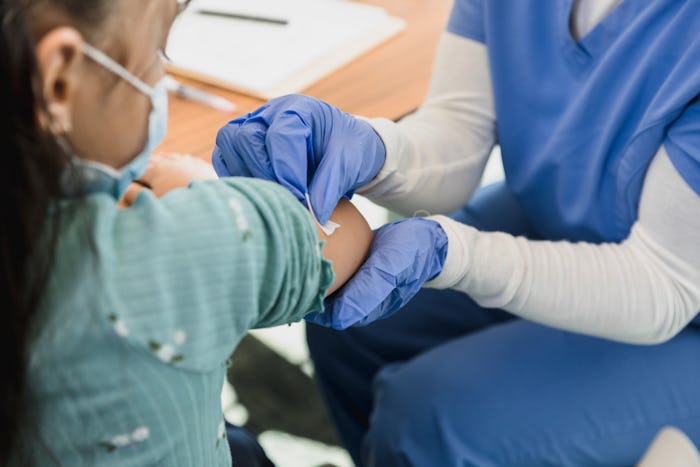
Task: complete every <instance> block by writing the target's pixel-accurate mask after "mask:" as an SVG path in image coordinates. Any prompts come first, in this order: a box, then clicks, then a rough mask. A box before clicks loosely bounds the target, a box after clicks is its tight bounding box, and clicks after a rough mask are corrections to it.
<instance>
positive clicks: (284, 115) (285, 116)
mask: <svg viewBox="0 0 700 467" xmlns="http://www.w3.org/2000/svg"><path fill="white" fill-rule="evenodd" d="M385 158H386V150H385V148H384V143H383V142H382V140H381V138H380V137H379V135H378V134H377V133H376V132H375V131H374V130H373V129H372V127H371V126H370V125H369V124H368V123H367V122H364V121H362V120H360V119H358V118H356V117H353V116H352V115H349V114H347V113H344V112H341V111H340V110H338V109H337V108H335V107H333V106H331V105H329V104H326V103H325V102H323V101H320V100H318V99H314V98H311V97H307V96H302V95H291V96H285V97H280V98H277V99H273V100H271V101H270V102H268V103H267V104H265V105H263V106H262V107H260V108H259V109H258V110H256V111H255V112H253V113H250V114H248V115H246V116H245V117H241V118H238V119H236V120H233V121H231V122H229V123H228V124H227V125H225V126H224V127H223V128H221V130H219V134H218V136H217V138H216V148H215V149H214V154H213V155H212V162H213V164H214V168H215V169H216V172H217V174H218V175H219V176H222V177H223V176H243V177H256V178H263V179H266V180H272V181H276V182H278V183H280V184H281V185H282V186H284V187H285V188H287V189H288V190H289V191H291V192H292V194H293V195H294V196H296V197H297V199H299V200H300V201H302V202H303V201H304V198H305V195H306V194H307V193H308V194H309V196H310V199H311V206H312V207H313V209H314V212H315V214H316V217H317V218H318V220H319V222H320V223H321V224H324V223H326V221H328V219H329V217H330V215H331V213H332V212H333V209H334V208H335V206H336V205H337V204H338V201H339V200H340V198H341V197H343V196H347V197H348V198H350V197H352V195H353V193H354V190H355V189H356V188H358V187H360V186H362V185H364V184H366V183H368V182H369V181H371V180H372V179H373V178H374V177H375V176H376V175H377V173H378V172H379V170H380V169H381V168H382V166H383V165H384V160H385Z"/></svg>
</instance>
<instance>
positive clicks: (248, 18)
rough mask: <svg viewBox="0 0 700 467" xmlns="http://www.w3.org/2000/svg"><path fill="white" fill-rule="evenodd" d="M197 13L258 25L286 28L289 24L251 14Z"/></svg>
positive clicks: (202, 11)
mask: <svg viewBox="0 0 700 467" xmlns="http://www.w3.org/2000/svg"><path fill="white" fill-rule="evenodd" d="M197 13H198V14H200V15H206V16H219V17H221V18H231V19H240V20H245V21H257V22H258V23H268V24H275V25H278V26H286V25H288V24H289V21H288V20H286V19H282V18H270V17H266V16H258V15H249V14H244V13H234V12H231V11H215V10H197Z"/></svg>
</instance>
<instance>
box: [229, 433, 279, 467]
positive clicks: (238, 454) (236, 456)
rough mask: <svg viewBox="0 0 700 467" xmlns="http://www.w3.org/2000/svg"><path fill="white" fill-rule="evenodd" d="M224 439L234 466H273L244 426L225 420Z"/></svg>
mask: <svg viewBox="0 0 700 467" xmlns="http://www.w3.org/2000/svg"><path fill="white" fill-rule="evenodd" d="M226 439H227V440H228V447H229V449H230V450H231V461H232V465H234V466H235V467H274V464H273V463H272V461H270V459H269V458H268V457H267V455H266V454H265V451H263V448H262V446H260V444H259V443H258V441H257V440H256V439H255V437H254V436H253V435H252V434H251V433H249V432H248V431H247V430H245V429H244V428H241V427H239V426H235V425H231V424H230V423H229V422H226Z"/></svg>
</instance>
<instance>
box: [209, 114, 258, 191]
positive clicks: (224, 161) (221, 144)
mask: <svg viewBox="0 0 700 467" xmlns="http://www.w3.org/2000/svg"><path fill="white" fill-rule="evenodd" d="M243 120H244V119H237V120H233V121H232V122H229V123H227V124H226V125H224V126H223V127H221V129H220V130H219V132H218V133H217V135H216V146H215V147H214V151H213V152H212V156H211V163H212V165H213V166H214V170H215V171H216V174H217V175H218V176H219V177H232V176H233V177H252V176H253V174H252V173H251V171H250V170H249V169H248V167H247V166H246V164H245V163H244V160H243V159H242V158H241V155H240V154H238V151H237V150H236V148H235V147H234V145H233V140H234V138H235V136H236V134H237V132H238V130H239V129H240V126H241V123H242V122H243Z"/></svg>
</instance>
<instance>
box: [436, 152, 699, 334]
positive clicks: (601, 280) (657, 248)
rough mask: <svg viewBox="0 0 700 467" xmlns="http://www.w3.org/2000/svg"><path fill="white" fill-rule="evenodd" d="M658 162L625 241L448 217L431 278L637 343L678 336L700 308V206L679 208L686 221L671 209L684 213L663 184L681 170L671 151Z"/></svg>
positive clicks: (533, 316) (688, 200)
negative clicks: (546, 234)
mask: <svg viewBox="0 0 700 467" xmlns="http://www.w3.org/2000/svg"><path fill="white" fill-rule="evenodd" d="M659 162H663V163H664V164H665V165H666V168H664V167H661V166H659V165H658V164H657V169H658V168H661V169H662V170H661V171H659V170H656V174H655V176H652V177H651V178H655V179H656V181H655V182H654V181H652V182H653V183H652V185H654V186H650V185H649V182H647V184H646V185H645V191H646V190H647V189H648V190H650V191H649V192H647V193H646V196H645V197H644V198H643V200H642V203H641V207H640V211H641V215H640V220H639V222H638V223H637V224H636V226H635V227H634V229H633V231H632V233H631V235H630V236H629V238H628V239H627V240H625V241H624V242H623V243H621V244H602V245H593V244H586V243H577V244H574V243H569V242H542V241H530V240H527V239H524V238H516V237H513V236H510V235H507V234H503V233H483V232H478V231H477V230H475V229H473V228H471V227H468V226H465V225H462V224H458V223H456V222H454V221H451V220H445V219H442V220H440V222H441V224H442V225H443V226H444V227H445V229H446V231H447V233H448V237H449V249H448V259H447V262H446V265H445V269H444V271H443V273H442V274H441V275H440V276H439V277H438V278H437V279H436V280H435V281H433V282H432V283H429V284H428V286H433V287H438V288H454V289H457V290H461V291H463V292H465V293H467V294H469V295H470V296H471V297H472V298H473V299H474V300H476V301H477V302H478V303H479V304H480V305H482V306H485V307H491V308H501V309H505V310H507V311H510V312H512V313H514V314H516V315H518V316H521V317H523V318H526V319H529V320H532V321H536V322H539V323H542V324H546V325H549V326H553V327H557V328H560V329H566V330H569V331H574V332H580V333H584V334H589V335H594V336H599V337H605V338H609V339H614V340H619V341H624V342H632V343H656V342H661V341H664V340H667V339H669V338H671V337H672V336H674V335H675V334H676V333H677V332H679V331H680V330H681V329H682V328H683V327H684V326H685V325H686V324H687V323H688V322H689V321H690V320H691V319H692V318H693V317H694V316H695V314H697V312H698V311H699V310H700V255H699V254H698V253H697V252H696V250H697V248H696V245H697V244H698V242H697V241H698V226H696V225H693V223H698V221H697V220H696V219H697V217H698V216H697V215H695V217H694V218H688V217H686V216H680V217H682V218H684V221H685V225H683V224H679V223H678V222H676V223H673V222H670V218H664V217H665V216H671V217H673V216H676V217H677V213H676V214H672V213H669V212H666V213H664V209H666V211H668V209H667V208H666V206H665V204H667V203H664V202H663V196H664V193H668V191H667V190H666V188H667V187H664V186H659V185H660V184H663V183H665V182H666V181H668V180H669V179H671V178H672V177H677V179H673V180H674V181H675V182H676V183H679V182H680V183H682V179H680V176H679V175H678V174H677V173H676V174H674V173H669V171H668V170H667V169H668V166H669V165H670V162H669V161H668V160H665V161H659ZM670 170H671V171H673V168H672V167H671V168H670ZM650 172H652V170H650ZM682 188H683V189H682V190H678V189H676V190H675V191H674V194H673V195H670V197H672V198H674V199H676V201H678V202H681V204H682V205H683V206H684V207H685V209H689V212H690V213H692V212H693V209H698V208H700V201H699V199H698V197H697V196H696V195H695V194H694V193H692V191H691V190H690V189H689V188H688V187H687V186H684V187H682ZM678 202H674V203H673V204H674V205H677V204H678ZM695 212H696V214H697V212H700V211H695ZM666 225H671V226H673V227H671V228H670V229H668V228H667V227H664V226H666ZM664 229H666V230H668V231H664ZM450 250H452V251H450Z"/></svg>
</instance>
